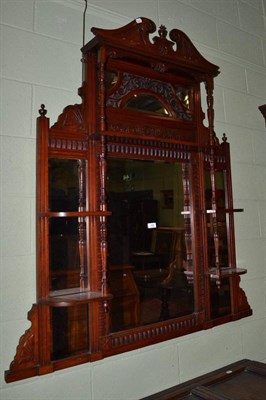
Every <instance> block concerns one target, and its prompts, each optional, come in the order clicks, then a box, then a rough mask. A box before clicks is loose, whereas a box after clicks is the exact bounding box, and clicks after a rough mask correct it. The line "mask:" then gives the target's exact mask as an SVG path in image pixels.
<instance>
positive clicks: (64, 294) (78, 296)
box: [39, 288, 112, 307]
mask: <svg viewBox="0 0 266 400" xmlns="http://www.w3.org/2000/svg"><path fill="white" fill-rule="evenodd" d="M111 298H112V295H111V294H105V295H103V294H102V292H101V291H96V292H91V291H88V290H87V289H86V290H84V289H80V288H72V289H65V290H55V291H52V292H50V296H49V297H46V298H43V299H41V300H40V301H39V303H40V304H46V305H50V306H52V307H71V306H76V305H80V304H87V303H92V302H94V301H99V300H100V301H104V300H109V299H111Z"/></svg>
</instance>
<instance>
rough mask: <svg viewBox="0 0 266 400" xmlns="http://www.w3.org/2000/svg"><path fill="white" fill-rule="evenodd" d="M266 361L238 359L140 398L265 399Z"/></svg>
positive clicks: (174, 399) (160, 399)
mask: <svg viewBox="0 0 266 400" xmlns="http://www.w3.org/2000/svg"><path fill="white" fill-rule="evenodd" d="M265 393H266V364H264V363H261V362H257V361H251V360H241V361H237V362H235V363H233V364H230V365H227V366H225V367H223V368H220V369H218V370H216V371H212V372H210V373H208V374H205V375H202V376H199V377H198V378H195V379H192V380H190V381H188V382H185V383H182V384H180V385H176V386H173V387H171V388H169V389H166V390H163V391H161V392H159V393H155V394H153V395H151V396H148V397H145V399H144V398H143V399H142V400H197V399H198V400H200V399H201V400H204V399H205V400H264V399H265Z"/></svg>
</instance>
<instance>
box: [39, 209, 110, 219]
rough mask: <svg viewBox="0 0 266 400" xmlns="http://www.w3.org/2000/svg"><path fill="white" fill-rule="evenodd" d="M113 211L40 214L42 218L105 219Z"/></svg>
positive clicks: (50, 212) (49, 212)
mask: <svg viewBox="0 0 266 400" xmlns="http://www.w3.org/2000/svg"><path fill="white" fill-rule="evenodd" d="M111 214H112V213H111V211H48V212H43V213H39V216H40V217H59V218H60V217H104V216H108V215H111Z"/></svg>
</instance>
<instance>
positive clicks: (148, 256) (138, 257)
mask: <svg viewBox="0 0 266 400" xmlns="http://www.w3.org/2000/svg"><path fill="white" fill-rule="evenodd" d="M131 260H132V264H134V265H135V267H136V268H137V269H140V268H141V269H142V270H145V269H149V268H156V267H159V266H160V264H161V260H162V257H161V256H159V255H157V254H154V253H152V252H150V251H135V252H133V253H132V256H131Z"/></svg>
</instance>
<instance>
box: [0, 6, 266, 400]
mask: <svg viewBox="0 0 266 400" xmlns="http://www.w3.org/2000/svg"><path fill="white" fill-rule="evenodd" d="M88 3H89V6H88V13H87V34H86V41H88V40H89V39H90V38H91V34H90V33H89V28H90V27H91V26H98V27H103V28H116V27H119V26H122V25H124V24H125V23H127V22H130V21H131V20H132V19H134V18H136V17H138V16H145V17H148V18H150V19H152V20H154V21H155V23H156V24H157V26H159V25H160V24H164V25H166V26H167V28H168V30H170V29H172V28H179V29H181V30H183V31H184V32H186V33H187V34H188V36H189V37H190V38H191V39H192V40H193V42H194V44H195V45H196V47H197V48H198V49H199V50H200V51H201V52H202V54H203V55H205V57H206V58H207V59H208V60H209V61H211V62H214V63H216V64H217V65H219V66H220V67H221V74H220V76H219V77H218V78H217V79H216V88H215V110H216V132H217V135H218V136H219V137H221V135H222V133H223V132H226V133H227V135H228V139H229V142H230V143H231V152H232V172H233V183H234V197H235V206H236V207H240V208H242V207H244V208H245V213H244V214H237V215H236V239H237V240H236V244H237V259H238V263H239V266H243V267H247V268H248V274H247V275H245V276H243V278H242V287H243V288H244V289H245V292H246V294H247V297H248V299H249V302H250V304H251V306H252V308H253V312H254V314H253V316H252V317H249V318H246V319H244V320H241V321H237V322H234V323H229V324H226V325H223V326H220V327H216V328H214V329H211V330H208V331H205V332H199V333H196V334H193V335H189V336H185V337H182V338H179V339H175V340H171V341H168V342H164V343H161V344H158V345H155V346H151V347H147V348H144V349H141V350H137V351H133V352H129V353H125V354H122V355H119V356H115V357H111V358H108V359H105V360H102V361H100V362H96V363H93V364H86V365H82V366H78V367H75V368H71V369H68V370H64V371H60V372H57V373H54V374H50V375H45V376H43V377H37V378H32V379H28V380H24V381H20V382H15V383H12V384H8V385H7V384H6V383H5V382H4V377H3V371H4V370H6V369H8V368H9V363H10V362H11V361H12V359H13V356H14V354H15V349H16V346H17V343H18V340H19V338H20V336H21V335H22V334H23V333H24V331H25V329H27V328H28V326H29V322H28V321H27V318H26V314H27V311H28V310H29V309H30V308H31V304H32V303H33V302H34V301H35V118H36V116H37V114H38V109H39V106H40V104H41V103H45V105H46V107H47V109H48V115H49V116H50V118H51V122H54V121H55V119H56V117H57V115H58V114H59V113H61V111H62V109H63V108H64V107H65V106H66V105H68V104H74V103H76V102H79V98H78V96H77V88H78V87H79V86H80V84H81V63H80V57H81V54H80V50H79V49H80V47H81V44H82V13H83V7H84V2H83V1H82V0H64V1H61V0H54V1H48V0H39V1H34V0H1V3H0V4H1V9H0V15H1V77H2V78H1V116H0V118H1V136H0V140H1V147H0V148H1V177H0V179H1V181H0V183H1V216H0V218H1V219H0V221H1V223H0V224H1V241H0V243H1V283H0V285H1V286H0V289H1V308H0V322H1V350H0V351H1V355H0V366H1V371H2V372H1V377H0V388H1V393H0V397H1V399H3V400H8V399H9V400H17V399H19V400H48V399H49V400H59V399H60V400H61V399H64V400H72V399H77V400H131V399H139V398H141V397H144V396H146V395H148V394H151V393H153V392H156V391H159V390H162V389H165V388H167V387H169V386H172V385H175V384H177V383H179V382H183V381H185V380H188V379H191V378H193V377H195V376H198V375H200V374H203V373H206V372H208V371H210V370H213V369H216V368H219V367H222V366H224V365H226V364H228V363H231V362H234V361H237V360H239V359H242V358H250V359H254V360H263V361H266V295H265V292H266V187H265V185H266V183H265V182H266V129H265V125H264V120H263V117H262V115H261V113H260V112H259V111H258V106H259V105H262V104H265V103H266V73H265V65H266V61H265V59H266V30H265V12H266V1H265V0H134V1H133V0H91V1H90V0H89V1H88Z"/></svg>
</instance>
